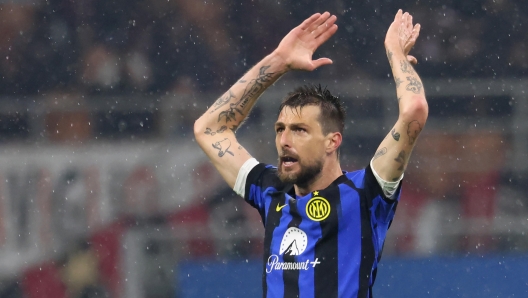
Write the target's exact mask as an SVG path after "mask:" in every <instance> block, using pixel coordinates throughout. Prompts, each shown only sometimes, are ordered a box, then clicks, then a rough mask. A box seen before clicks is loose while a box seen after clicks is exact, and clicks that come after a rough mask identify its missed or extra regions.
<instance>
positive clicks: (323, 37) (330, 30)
mask: <svg viewBox="0 0 528 298" xmlns="http://www.w3.org/2000/svg"><path fill="white" fill-rule="evenodd" d="M336 32H337V25H336V24H333V25H332V26H330V27H329V28H328V30H326V31H324V32H323V33H321V35H319V36H318V37H317V38H316V39H315V41H316V42H317V43H316V44H315V47H316V48H318V47H319V46H320V45H322V44H323V43H325V42H326V41H327V40H328V39H329V38H330V37H332V35H334V34H335V33H336Z"/></svg>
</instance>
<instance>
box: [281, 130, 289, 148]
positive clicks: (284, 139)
mask: <svg viewBox="0 0 528 298" xmlns="http://www.w3.org/2000/svg"><path fill="white" fill-rule="evenodd" d="M279 142H280V145H281V147H288V148H289V147H291V134H290V132H289V131H288V130H287V129H285V130H284V131H283V132H282V134H281V135H280V140H279Z"/></svg>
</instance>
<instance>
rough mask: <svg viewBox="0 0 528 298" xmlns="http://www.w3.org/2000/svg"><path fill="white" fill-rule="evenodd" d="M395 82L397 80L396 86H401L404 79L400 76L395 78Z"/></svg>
mask: <svg viewBox="0 0 528 298" xmlns="http://www.w3.org/2000/svg"><path fill="white" fill-rule="evenodd" d="M394 82H396V88H398V87H400V84H401V83H403V81H402V80H400V78H395V79H394Z"/></svg>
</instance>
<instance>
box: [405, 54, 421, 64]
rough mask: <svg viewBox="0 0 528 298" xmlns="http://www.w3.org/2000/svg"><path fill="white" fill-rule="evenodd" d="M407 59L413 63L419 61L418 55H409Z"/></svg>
mask: <svg viewBox="0 0 528 298" xmlns="http://www.w3.org/2000/svg"><path fill="white" fill-rule="evenodd" d="M407 61H409V63H411V64H412V65H416V64H417V63H418V60H417V59H416V57H414V56H411V55H407Z"/></svg>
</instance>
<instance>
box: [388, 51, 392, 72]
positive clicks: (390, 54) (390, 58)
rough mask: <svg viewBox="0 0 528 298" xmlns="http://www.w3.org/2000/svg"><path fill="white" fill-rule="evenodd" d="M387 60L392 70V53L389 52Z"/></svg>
mask: <svg viewBox="0 0 528 298" xmlns="http://www.w3.org/2000/svg"><path fill="white" fill-rule="evenodd" d="M387 58H389V64H390V66H391V68H392V52H391V51H387Z"/></svg>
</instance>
